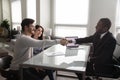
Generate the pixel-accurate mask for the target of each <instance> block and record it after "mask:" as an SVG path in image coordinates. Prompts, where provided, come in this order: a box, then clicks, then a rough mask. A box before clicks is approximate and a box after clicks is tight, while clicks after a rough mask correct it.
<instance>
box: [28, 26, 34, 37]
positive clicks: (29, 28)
mask: <svg viewBox="0 0 120 80" xmlns="http://www.w3.org/2000/svg"><path fill="white" fill-rule="evenodd" d="M27 31H28V32H29V33H30V34H31V35H32V34H34V31H35V26H34V24H30V25H29V27H27Z"/></svg>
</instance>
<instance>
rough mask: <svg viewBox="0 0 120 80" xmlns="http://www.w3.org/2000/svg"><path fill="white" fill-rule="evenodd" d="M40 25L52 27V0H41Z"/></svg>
mask: <svg viewBox="0 0 120 80" xmlns="http://www.w3.org/2000/svg"><path fill="white" fill-rule="evenodd" d="M40 25H42V26H43V27H44V28H49V27H50V0H40Z"/></svg>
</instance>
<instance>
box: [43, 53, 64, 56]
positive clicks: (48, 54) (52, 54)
mask: <svg viewBox="0 0 120 80" xmlns="http://www.w3.org/2000/svg"><path fill="white" fill-rule="evenodd" d="M45 55H47V56H60V55H65V53H63V52H48V53H45Z"/></svg>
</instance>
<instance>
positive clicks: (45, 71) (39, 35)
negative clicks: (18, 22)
mask: <svg viewBox="0 0 120 80" xmlns="http://www.w3.org/2000/svg"><path fill="white" fill-rule="evenodd" d="M43 32H44V28H43V27H42V26H40V25H36V26H35V33H34V35H32V37H33V38H35V39H38V40H43ZM45 49H46V48H45ZM43 50H44V49H43V47H42V48H40V47H34V48H33V54H34V55H36V54H39V53H40V52H41V51H43ZM53 72H54V70H48V69H41V70H39V73H40V75H43V74H46V75H48V77H49V79H50V80H54V77H53Z"/></svg>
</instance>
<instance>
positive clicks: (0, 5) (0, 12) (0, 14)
mask: <svg viewBox="0 0 120 80" xmlns="http://www.w3.org/2000/svg"><path fill="white" fill-rule="evenodd" d="M1 20H2V0H0V22H1Z"/></svg>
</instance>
